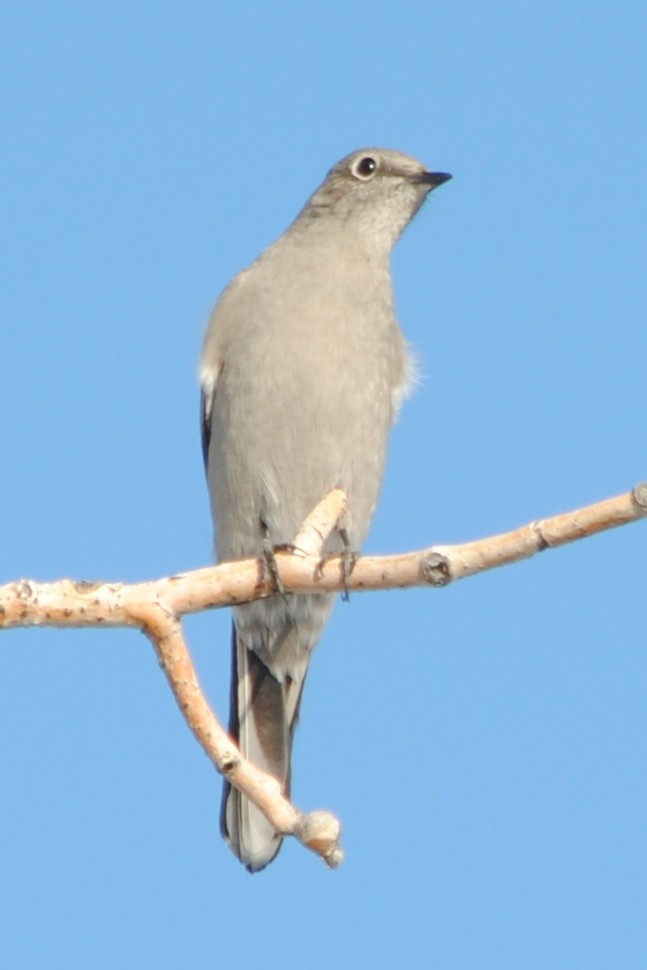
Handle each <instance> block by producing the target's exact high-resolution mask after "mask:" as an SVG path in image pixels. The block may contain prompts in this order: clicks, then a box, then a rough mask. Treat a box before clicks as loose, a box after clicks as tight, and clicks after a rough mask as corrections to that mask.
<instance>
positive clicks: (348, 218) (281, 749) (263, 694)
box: [200, 148, 451, 872]
mask: <svg viewBox="0 0 647 970" xmlns="http://www.w3.org/2000/svg"><path fill="white" fill-rule="evenodd" d="M450 178H451V176H450V175H449V174H447V173H445V172H433V171H429V170H428V169H427V168H426V167H425V166H424V165H423V164H422V163H421V162H419V161H416V160H415V159H414V158H412V157H410V156H408V155H405V154H402V153H400V152H396V151H393V150H391V149H385V148H362V149H359V150H358V151H354V152H352V153H351V154H349V155H347V156H346V157H345V158H343V159H342V160H341V161H340V162H338V163H337V164H336V165H334V166H333V168H331V169H330V171H329V172H328V174H327V176H326V177H325V179H324V181H323V182H322V183H321V184H320V185H319V187H318V188H317V189H316V190H315V191H314V193H313V194H312V195H311V197H310V198H309V199H308V201H307V202H306V204H305V205H304V207H303V208H302V209H301V211H300V212H299V213H298V215H297V217H296V218H295V219H294V221H293V222H292V223H291V225H289V227H288V228H287V230H286V231H285V232H284V233H283V235H281V236H280V237H279V238H278V239H277V240H276V241H275V242H273V243H271V244H270V245H269V246H268V247H267V248H266V249H265V250H264V251H263V252H262V253H261V255H260V256H259V257H258V258H257V259H256V261H255V262H254V263H253V264H252V265H251V266H249V267H248V268H247V269H244V270H243V271H242V272H240V273H239V274H238V275H237V276H235V277H234V278H233V279H232V281H231V282H230V283H229V285H228V286H227V287H226V288H225V289H224V291H223V292H222V294H221V295H220V297H219V299H218V301H217V303H216V305H215V308H214V310H213V313H212V315H211V317H210V320H209V323H208V326H207V330H206V334H205V338H204V344H203V348H202V355H201V359H200V385H201V411H202V444H203V454H204V462H205V470H206V477H207V485H208V491H209V496H210V504H211V511H212V516H213V520H214V541H215V550H216V557H217V559H218V561H220V562H222V561H229V560H235V559H242V558H253V557H255V558H261V559H263V560H264V561H265V562H267V563H268V564H270V565H271V562H272V550H273V549H276V548H278V547H284V546H286V545H288V546H289V543H290V542H291V540H292V539H293V538H294V537H295V535H296V533H297V532H298V530H299V528H300V526H301V524H302V522H303V520H304V519H305V517H306V516H307V514H308V513H309V512H310V511H311V510H312V509H313V508H314V507H315V505H316V504H317V503H318V502H319V501H320V500H321V499H322V498H323V497H324V496H325V495H326V494H327V493H328V492H329V491H330V490H331V489H333V488H341V489H343V491H344V492H345V493H346V496H347V499H348V511H347V513H346V515H345V517H344V519H343V520H342V522H341V523H340V524H339V526H338V527H337V529H336V530H334V531H333V533H332V534H331V535H330V537H329V538H328V540H327V541H326V544H325V545H324V548H323V555H324V556H326V557H328V556H331V555H335V554H338V553H346V552H348V550H349V549H350V550H352V551H353V554H355V553H356V552H357V551H359V549H360V548H361V545H362V542H363V541H364V539H365V537H366V534H367V532H368V529H369V525H370V523H371V519H372V517H373V513H374V511H375V507H376V503H377V500H378V494H379V491H380V487H381V482H382V477H383V471H384V463H385V457H386V449H387V438H388V432H389V427H390V426H391V424H392V423H393V422H394V420H395V418H396V416H397V414H398V411H399V408H400V405H401V403H402V401H403V399H404V397H405V396H406V395H407V393H408V392H409V390H410V386H411V383H412V376H413V362H412V357H411V355H410V352H409V350H408V347H407V345H406V343H405V339H404V337H403V335H402V332H401V331H400V328H399V326H398V322H397V319H396V314H395V309H394V297H393V287H392V281H391V272H390V255H391V251H392V249H393V246H394V244H395V243H396V241H397V240H398V238H399V237H400V235H401V234H402V232H403V231H404V229H405V228H406V226H407V225H408V224H409V222H410V221H411V220H412V218H413V217H414V216H415V214H416V213H417V212H418V210H419V209H420V207H421V206H422V204H423V202H424V201H425V199H426V198H427V196H428V195H429V193H430V192H431V191H432V190H433V189H435V188H436V187H438V186H439V185H442V184H443V183H444V182H446V181H447V180H448V179H450ZM334 599H335V596H334V595H333V594H306V593H294V594H290V595H285V594H283V593H282V592H281V591H280V589H278V588H277V592H276V594H275V595H273V596H271V597H269V598H267V599H263V600H258V601H254V602H250V603H246V604H241V605H239V606H236V607H234V610H233V629H232V679H231V696H230V721H229V731H230V734H231V736H232V738H233V739H234V740H235V741H236V742H237V744H238V745H239V748H240V751H241V753H242V754H243V755H244V756H245V757H247V758H249V759H250V760H251V761H252V762H253V763H254V764H255V765H256V766H257V767H259V768H261V769H262V770H264V771H266V772H268V773H269V774H270V775H272V776H274V777H275V778H276V779H278V781H279V782H280V784H281V786H282V788H283V790H284V792H285V794H286V796H288V797H289V794H290V783H291V770H290V759H291V749H292V740H293V736H294V730H295V727H296V723H297V719H298V716H299V708H300V704H301V696H302V692H303V686H304V683H305V679H306V674H307V671H308V664H309V662H310V658H311V655H312V651H313V649H314V647H315V645H316V643H317V641H318V640H319V637H320V636H321V633H322V631H323V628H324V626H325V624H326V621H327V619H328V617H329V614H330V612H331V609H332V606H333V602H334ZM220 821H221V831H222V834H223V837H224V838H225V841H226V842H227V843H228V845H229V847H230V848H231V849H232V851H233V852H234V854H235V855H236V856H237V857H238V858H239V860H240V861H241V862H242V863H243V864H244V865H245V867H246V868H247V869H248V870H249V871H250V872H257V871H259V870H260V869H263V868H264V867H265V866H266V865H267V864H268V863H269V862H271V861H272V859H274V857H275V856H276V854H277V852H278V851H279V848H280V846H281V843H282V837H281V835H280V833H277V832H276V831H275V830H274V828H273V826H272V825H271V823H270V822H269V821H268V820H267V819H266V817H265V816H264V815H263V813H262V812H261V811H260V810H259V809H258V808H256V807H255V806H254V805H253V804H252V803H251V802H250V801H249V800H248V799H247V798H246V797H245V796H244V795H242V794H241V793H240V792H238V790H237V789H236V788H235V787H233V786H231V785H230V784H229V783H227V782H225V784H224V789H223V797H222V807H221V817H220Z"/></svg>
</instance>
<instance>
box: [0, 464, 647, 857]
mask: <svg viewBox="0 0 647 970" xmlns="http://www.w3.org/2000/svg"><path fill="white" fill-rule="evenodd" d="M346 511H347V499H346V496H345V495H344V493H343V492H342V491H341V490H339V489H334V490H333V491H332V492H330V493H329V494H328V495H326V496H325V498H324V499H323V500H322V501H321V502H320V503H319V505H317V507H316V508H315V509H313V511H312V512H311V513H310V515H309V516H308V517H307V519H306V520H305V522H304V523H303V526H302V527H301V529H300V531H299V533H298V535H297V536H296V537H295V539H294V542H293V543H292V545H291V546H290V549H289V551H285V550H280V551H277V552H276V555H275V558H276V564H277V568H278V573H279V576H280V580H281V583H282V585H283V587H284V589H285V591H286V593H295V592H335V591H337V592H339V591H344V590H357V591H360V590H369V589H394V588H405V587H411V586H427V587H432V588H439V587H443V586H446V585H447V584H448V583H450V582H453V581H455V580H458V579H463V578H465V577H467V576H472V575H474V574H475V573H479V572H483V571H485V570H487V569H493V568H495V567H498V566H505V565H508V564H510V563H513V562H518V561H519V560H521V559H527V558H529V557H530V556H533V555H535V553H537V552H541V551H543V550H545V549H553V548H556V547H557V546H560V545H563V544H564V543H567V542H573V541H576V540H578V539H585V538H588V537H590V536H592V535H595V534H596V533H598V532H602V531H604V530H606V529H611V528H614V527H616V526H621V525H627V524H628V523H630V522H635V521H637V520H638V519H641V518H645V517H647V483H643V484H640V485H637V486H636V488H634V489H633V490H632V491H631V492H627V493H625V494H623V495H618V496H616V497H614V498H610V499H606V500H605V501H602V502H598V503H596V504H594V505H589V506H586V507H584V508H580V509H576V510H575V511H573V512H568V513H564V514H562V515H556V516H553V517H551V518H548V519H543V520H541V521H538V522H531V523H529V524H528V525H526V526H523V527H521V528H519V529H515V530H513V531H512V532H506V533H502V534H500V535H497V536H491V537H489V538H487V539H480V540H478V541H475V542H467V543H463V544H461V545H453V546H450V545H442V546H441V545H439V546H432V547H430V548H428V549H424V550H422V551H419V552H412V553H406V554H403V555H393V556H366V557H362V558H361V559H358V560H357V562H356V563H355V564H354V567H353V569H352V573H351V575H350V576H348V575H347V571H345V570H344V567H343V557H341V558H340V557H334V558H333V559H325V560H323V559H322V549H323V546H324V543H325V541H326V539H327V537H328V536H329V535H330V533H331V532H332V530H333V529H335V528H336V527H338V526H339V523H340V522H341V521H342V520H343V517H344V515H345V514H346ZM258 566H259V564H258V560H244V561H239V562H227V563H222V564H220V565H219V566H213V567H210V568H207V569H198V570H194V571H192V572H188V573H181V574H179V575H176V576H170V577H166V578H163V579H158V580H156V581H152V582H146V583H137V584H132V585H125V584H122V583H92V582H84V581H79V582H74V581H72V580H69V579H62V580H58V581H56V582H52V583H39V582H35V581H32V580H18V581H16V582H13V583H8V584H7V585H5V586H0V629H11V628H16V627H26V626H58V627H91V626H93V627H94V626H102V627H117V626H125V627H135V628H138V629H140V630H142V632H143V633H145V634H146V636H147V637H148V638H149V639H150V641H151V643H152V644H153V647H154V649H155V652H156V654H157V658H158V661H159V664H160V666H161V668H162V670H163V671H164V674H165V675H166V678H167V680H168V682H169V686H170V687H171V690H172V691H173V694H174V696H175V699H176V701H177V704H178V706H179V708H180V710H181V712H182V715H183V717H184V718H185V720H186V722H187V724H188V725H189V728H190V729H191V731H192V732H193V734H194V735H195V737H196V739H197V740H198V742H199V743H200V744H201V745H202V747H203V749H204V751H205V753H206V754H207V756H208V757H209V759H210V760H211V762H212V763H213V765H214V766H215V767H216V768H217V770H218V771H219V772H220V773H221V774H222V775H224V776H225V777H226V778H227V780H228V781H229V782H231V784H232V785H234V786H235V787H236V788H238V789H239V791H241V792H242V793H243V794H244V795H245V796H246V797H247V798H249V799H250V801H252V802H253V803H254V804H255V805H256V806H257V807H258V808H260V809H261V811H262V812H264V813H265V815H266V816H267V818H268V819H269V821H270V822H271V823H272V825H273V826H274V828H275V829H276V830H277V832H279V833H280V834H281V835H283V836H288V835H292V836H294V837H295V838H296V839H297V840H298V841H299V842H301V843H302V845H304V846H305V847H306V848H308V849H311V850H312V851H313V852H315V853H316V854H317V855H319V856H320V857H321V858H322V859H323V860H324V862H325V863H326V864H327V865H328V866H330V867H331V868H335V867H336V866H338V865H340V863H341V862H342V860H343V851H342V849H341V846H340V841H339V839H340V832H341V826H340V823H339V820H338V819H337V818H336V817H335V816H334V815H332V814H331V813H330V812H327V811H313V812H309V813H303V812H301V811H300V810H299V809H298V808H296V807H295V806H294V805H293V804H292V803H291V802H289V801H288V799H287V798H286V797H285V795H284V794H283V792H282V790H281V786H280V785H279V783H278V781H277V780H276V779H275V778H273V777H271V776H270V775H267V774H265V773H264V772H262V771H260V770H259V769H258V768H256V767H255V766H254V765H253V764H251V762H249V761H247V760H246V759H245V758H243V757H242V755H241V754H240V751H239V750H238V748H237V747H236V745H235V744H234V742H233V741H232V740H231V738H230V737H229V735H228V734H227V732H226V731H225V730H224V728H223V727H222V726H221V725H220V723H219V722H218V720H217V718H216V716H215V714H214V712H213V711H212V709H211V707H210V706H209V704H208V702H207V700H206V698H205V696H204V693H203V691H202V689H201V687H200V683H199V681H198V676H197V673H196V670H195V668H194V666H193V662H192V660H191V656H190V654H189V650H188V647H187V644H186V640H185V638H184V633H183V629H182V623H181V617H182V616H184V615H186V614H189V613H196V612H199V611H202V610H205V609H213V608H216V607H222V606H233V605H236V604H237V603H244V602H249V601H250V600H253V599H258V598H261V597H267V596H272V595H275V590H274V589H273V588H272V583H271V581H270V580H268V579H266V578H265V577H264V575H263V573H261V579H260V580H259V568H258Z"/></svg>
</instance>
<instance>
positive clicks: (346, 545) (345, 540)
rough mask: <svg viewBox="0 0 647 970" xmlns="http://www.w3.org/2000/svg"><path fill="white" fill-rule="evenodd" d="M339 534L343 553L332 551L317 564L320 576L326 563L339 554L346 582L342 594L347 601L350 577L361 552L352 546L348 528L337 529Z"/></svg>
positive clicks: (342, 573) (344, 581)
mask: <svg viewBox="0 0 647 970" xmlns="http://www.w3.org/2000/svg"><path fill="white" fill-rule="evenodd" d="M337 534H338V535H339V538H340V539H341V542H342V549H341V553H336V552H331V553H329V554H328V555H327V556H322V558H321V559H320V560H319V564H318V566H317V573H318V575H319V576H320V575H321V574H322V572H323V569H324V566H325V565H326V563H328V562H330V560H331V559H336V558H337V556H338V555H339V559H340V565H341V576H342V582H343V584H344V591H343V593H342V594H341V598H342V600H343V601H344V602H345V603H347V602H348V600H349V599H350V577H351V573H352V572H353V569H354V568H355V563H356V562H357V560H358V559H359V552H357V551H356V550H355V549H353V548H352V546H351V544H350V538H349V536H348V532H347V531H346V529H343V528H341V529H337Z"/></svg>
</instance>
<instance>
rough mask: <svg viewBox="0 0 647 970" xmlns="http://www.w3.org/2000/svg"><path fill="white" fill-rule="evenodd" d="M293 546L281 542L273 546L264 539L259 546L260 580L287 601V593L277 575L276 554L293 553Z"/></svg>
mask: <svg viewBox="0 0 647 970" xmlns="http://www.w3.org/2000/svg"><path fill="white" fill-rule="evenodd" d="M294 548H295V547H294V546H293V545H292V543H290V542H283V543H281V544H280V545H278V546H273V545H272V543H271V542H270V540H269V539H268V538H267V537H266V538H265V539H263V543H262V546H261V565H262V570H263V574H262V580H263V582H264V583H268V584H269V585H270V586H272V587H273V589H274V592H275V593H277V594H278V595H279V596H282V597H283V599H284V600H287V593H286V591H285V587H284V585H283V583H282V581H281V577H280V575H279V567H278V566H277V564H276V553H277V552H294Z"/></svg>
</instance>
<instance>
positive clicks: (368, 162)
mask: <svg viewBox="0 0 647 970" xmlns="http://www.w3.org/2000/svg"><path fill="white" fill-rule="evenodd" d="M351 171H352V173H353V175H354V176H355V178H358V179H361V180H362V182H367V181H368V180H369V179H371V178H373V176H374V175H375V173H376V172H377V162H376V161H375V159H374V158H371V156H370V155H364V156H363V157H362V158H359V159H358V160H357V161H356V162H355V164H354V165H353V167H352V169H351Z"/></svg>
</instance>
